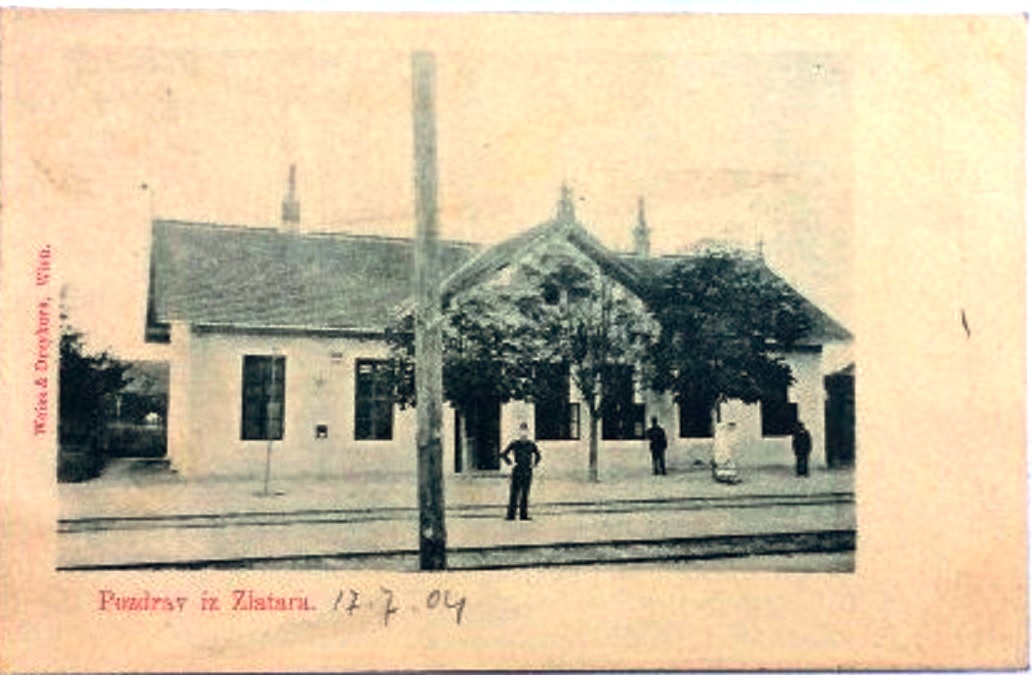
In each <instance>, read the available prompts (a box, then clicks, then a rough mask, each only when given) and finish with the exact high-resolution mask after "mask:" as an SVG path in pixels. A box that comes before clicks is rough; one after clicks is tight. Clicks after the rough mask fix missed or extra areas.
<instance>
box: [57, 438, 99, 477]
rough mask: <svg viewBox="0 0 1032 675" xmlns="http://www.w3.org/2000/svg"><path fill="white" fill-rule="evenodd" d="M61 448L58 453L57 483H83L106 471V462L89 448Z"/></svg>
mask: <svg viewBox="0 0 1032 675" xmlns="http://www.w3.org/2000/svg"><path fill="white" fill-rule="evenodd" d="M73 448H74V449H72V448H61V450H60V451H58V453H57V481H58V482H59V483H82V482H84V481H88V480H92V479H94V478H96V477H97V476H99V475H100V472H101V471H103V470H104V460H103V458H102V457H101V456H100V454H99V453H97V452H96V451H94V450H93V449H91V448H89V447H83V446H73Z"/></svg>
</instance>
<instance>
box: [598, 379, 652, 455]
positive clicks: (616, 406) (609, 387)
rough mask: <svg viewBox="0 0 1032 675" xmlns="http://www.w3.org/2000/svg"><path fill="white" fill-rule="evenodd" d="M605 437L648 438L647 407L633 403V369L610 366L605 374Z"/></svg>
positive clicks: (603, 410) (613, 438) (603, 422)
mask: <svg viewBox="0 0 1032 675" xmlns="http://www.w3.org/2000/svg"><path fill="white" fill-rule="evenodd" d="M601 407H602V438H603V440H607V441H608V440H628V439H639V438H644V437H645V405H644V404H641V403H635V402H634V367H633V366H626V365H613V366H607V367H606V368H605V369H604V370H603V371H602V406H601Z"/></svg>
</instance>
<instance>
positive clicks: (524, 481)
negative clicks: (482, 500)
mask: <svg viewBox="0 0 1032 675" xmlns="http://www.w3.org/2000/svg"><path fill="white" fill-rule="evenodd" d="M511 455H515V456H516V466H515V467H514V468H513V470H512V480H511V482H510V483H509V510H508V511H506V514H505V519H506V520H515V518H516V503H517V502H519V506H520V520H530V516H528V515H527V498H528V497H529V496H530V481H531V479H532V478H533V477H534V467H535V466H537V465H538V464H539V463H540V462H541V452H540V451H538V447H537V445H536V444H535V443H534V441H532V440H530V431H529V430H528V429H527V423H526V422H521V423H520V437H519V438H518V439H516V440H515V441H513V442H512V443H509V445H508V446H507V447H506V448H505V450H504V451H503V452H502V454H501V457H502V459H503V460H504V461H505V463H506V464H512V457H511Z"/></svg>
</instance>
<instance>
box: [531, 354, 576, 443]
mask: <svg viewBox="0 0 1032 675" xmlns="http://www.w3.org/2000/svg"><path fill="white" fill-rule="evenodd" d="M534 379H535V381H536V385H537V394H536V395H535V397H534V438H537V439H539V440H544V441H567V440H576V439H578V438H580V406H579V405H578V404H576V403H570V402H569V399H570V367H569V365H568V364H566V363H538V364H535V366H534Z"/></svg>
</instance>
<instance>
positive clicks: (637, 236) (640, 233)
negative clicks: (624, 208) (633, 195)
mask: <svg viewBox="0 0 1032 675" xmlns="http://www.w3.org/2000/svg"><path fill="white" fill-rule="evenodd" d="M633 234H634V254H635V255H637V256H638V257H639V258H648V257H649V249H650V248H651V247H650V245H649V225H648V223H647V222H645V198H644V197H638V224H637V225H635V226H634V230H633Z"/></svg>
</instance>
